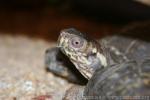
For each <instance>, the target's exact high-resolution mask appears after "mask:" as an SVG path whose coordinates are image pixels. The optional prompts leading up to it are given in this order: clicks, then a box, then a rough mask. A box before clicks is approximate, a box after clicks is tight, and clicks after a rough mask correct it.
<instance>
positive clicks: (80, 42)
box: [70, 37, 84, 49]
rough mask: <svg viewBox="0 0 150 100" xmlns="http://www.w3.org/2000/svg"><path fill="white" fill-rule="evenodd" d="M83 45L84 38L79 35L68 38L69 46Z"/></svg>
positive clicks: (77, 47) (78, 46)
mask: <svg viewBox="0 0 150 100" xmlns="http://www.w3.org/2000/svg"><path fill="white" fill-rule="evenodd" d="M83 45H84V40H83V39H81V38H79V37H73V38H72V39H71V40H70V46H71V47H73V48H76V49H79V48H82V47H83Z"/></svg>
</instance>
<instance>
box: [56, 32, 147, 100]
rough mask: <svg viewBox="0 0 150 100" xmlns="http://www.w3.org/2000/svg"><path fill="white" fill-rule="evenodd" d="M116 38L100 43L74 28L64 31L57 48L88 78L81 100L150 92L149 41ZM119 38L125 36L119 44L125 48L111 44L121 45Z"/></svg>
mask: <svg viewBox="0 0 150 100" xmlns="http://www.w3.org/2000/svg"><path fill="white" fill-rule="evenodd" d="M115 38H116V37H113V38H112V37H111V39H109V40H110V41H111V42H110V41H108V42H104V40H102V41H103V42H101V43H100V44H98V42H96V41H95V40H92V39H90V38H89V37H87V36H86V35H84V34H82V33H80V32H79V31H76V30H75V29H65V30H63V31H61V34H60V36H59V39H58V47H60V50H61V51H62V52H63V53H64V54H65V55H66V56H68V57H69V59H70V61H71V62H72V63H73V64H74V65H75V66H76V68H77V69H78V70H79V71H80V72H81V74H82V75H83V76H84V77H86V78H87V79H88V80H89V82H88V84H87V85H86V87H85V88H84V89H83V92H84V93H83V95H82V96H83V97H82V98H80V99H83V98H87V99H91V100H92V99H101V98H103V99H104V100H105V99H108V100H109V99H112V96H116V95H119V96H137V95H141V96H142V95H147V96H148V95H149V94H150V90H149V85H150V84H149V83H148V84H147V83H145V80H146V81H148V82H149V81H150V65H149V64H146V65H145V64H144V63H145V62H149V61H150V60H149V57H150V53H149V50H150V44H149V43H146V42H143V41H139V40H133V39H126V38H123V37H119V38H118V37H117V38H116V39H115ZM117 39H122V41H121V42H120V44H122V45H123V44H124V47H126V49H125V50H124V49H123V50H122V51H121V49H120V50H118V49H116V48H115V47H111V46H109V42H110V43H112V41H113V43H114V44H115V41H116V42H117V45H118V44H119V43H118V41H117ZM126 42H128V43H126ZM132 60H134V61H132ZM145 70H147V71H145ZM143 91H144V92H143ZM80 99H79V100H80Z"/></svg>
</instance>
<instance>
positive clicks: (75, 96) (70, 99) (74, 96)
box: [63, 85, 85, 100]
mask: <svg viewBox="0 0 150 100" xmlns="http://www.w3.org/2000/svg"><path fill="white" fill-rule="evenodd" d="M84 88H85V86H79V85H75V86H72V87H71V88H69V89H68V90H67V91H66V93H65V96H64V98H63V100H83V99H84V98H83V93H84Z"/></svg>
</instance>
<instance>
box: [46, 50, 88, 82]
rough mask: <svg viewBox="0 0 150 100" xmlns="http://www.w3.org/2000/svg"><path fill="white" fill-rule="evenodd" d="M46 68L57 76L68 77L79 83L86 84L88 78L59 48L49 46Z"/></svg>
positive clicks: (69, 79)
mask: <svg viewBox="0 0 150 100" xmlns="http://www.w3.org/2000/svg"><path fill="white" fill-rule="evenodd" d="M45 65H46V69H47V70H48V71H50V72H52V73H54V74H55V75H57V76H60V77H63V78H66V79H67V80H68V81H71V82H73V83H77V84H85V83H86V82H87V80H86V79H85V78H84V77H83V76H82V75H81V74H80V73H79V71H78V70H77V69H76V68H75V66H74V65H73V64H72V63H71V62H70V60H69V59H68V57H67V56H65V55H64V54H63V53H62V52H61V51H60V50H59V48H57V47H55V48H49V49H47V50H46V52H45Z"/></svg>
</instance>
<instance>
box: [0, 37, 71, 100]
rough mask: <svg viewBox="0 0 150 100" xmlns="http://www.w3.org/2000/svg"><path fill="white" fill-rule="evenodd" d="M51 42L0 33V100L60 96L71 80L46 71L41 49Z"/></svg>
mask: <svg viewBox="0 0 150 100" xmlns="http://www.w3.org/2000/svg"><path fill="white" fill-rule="evenodd" d="M54 45H55V44H54V43H48V42H45V41H44V40H40V39H32V38H29V37H25V36H9V35H0V100H61V98H62V97H63V95H64V92H65V91H66V89H68V88H69V87H70V86H71V84H69V83H68V82H67V81H66V80H63V79H61V78H59V77H56V76H54V75H53V74H52V73H48V72H46V70H45V66H44V53H45V50H46V49H47V48H49V47H53V46H54Z"/></svg>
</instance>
